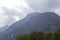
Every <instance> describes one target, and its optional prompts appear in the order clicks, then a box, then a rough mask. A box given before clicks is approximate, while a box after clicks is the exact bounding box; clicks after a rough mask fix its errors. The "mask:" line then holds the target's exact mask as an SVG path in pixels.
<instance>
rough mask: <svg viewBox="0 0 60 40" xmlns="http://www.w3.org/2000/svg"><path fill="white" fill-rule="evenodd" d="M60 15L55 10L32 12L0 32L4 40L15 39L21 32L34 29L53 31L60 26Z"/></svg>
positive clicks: (28, 31)
mask: <svg viewBox="0 0 60 40" xmlns="http://www.w3.org/2000/svg"><path fill="white" fill-rule="evenodd" d="M59 22H60V16H58V15H57V14H56V13H54V12H45V13H37V12H35V13H30V14H28V15H27V16H26V17H25V18H24V19H22V20H20V21H18V22H16V23H14V24H12V25H11V26H10V27H9V28H8V29H7V30H5V31H3V32H1V33H0V38H1V39H2V40H15V37H16V36H17V35H19V34H25V33H27V34H29V33H31V32H33V31H43V32H46V33H47V32H50V31H51V32H52V31H54V30H56V29H58V28H59V26H60V25H59V24H60V23H59Z"/></svg>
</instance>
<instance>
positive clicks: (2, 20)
mask: <svg viewBox="0 0 60 40" xmlns="http://www.w3.org/2000/svg"><path fill="white" fill-rule="evenodd" d="M7 19H8V16H7V15H3V14H0V28H1V27H2V26H4V25H6V24H5V23H6V21H7Z"/></svg>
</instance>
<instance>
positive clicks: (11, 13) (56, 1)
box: [0, 0, 60, 28]
mask: <svg viewBox="0 0 60 40" xmlns="http://www.w3.org/2000/svg"><path fill="white" fill-rule="evenodd" d="M59 11H60V0H0V28H1V27H3V26H5V25H10V24H12V23H14V22H16V21H18V20H21V19H22V18H24V17H25V16H26V15H27V14H28V13H31V12H41V13H42V12H56V13H57V14H59V13H60V12H59Z"/></svg>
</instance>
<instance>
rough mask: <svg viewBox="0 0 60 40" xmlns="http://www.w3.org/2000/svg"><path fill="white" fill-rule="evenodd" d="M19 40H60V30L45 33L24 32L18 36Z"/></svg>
mask: <svg viewBox="0 0 60 40" xmlns="http://www.w3.org/2000/svg"><path fill="white" fill-rule="evenodd" d="M16 39H17V40H60V30H56V31H55V32H49V33H43V32H39V31H35V32H32V33H31V34H22V35H19V36H17V37H16Z"/></svg>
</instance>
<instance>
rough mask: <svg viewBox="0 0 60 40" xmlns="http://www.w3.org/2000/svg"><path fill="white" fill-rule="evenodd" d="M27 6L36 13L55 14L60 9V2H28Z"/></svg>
mask: <svg viewBox="0 0 60 40" xmlns="http://www.w3.org/2000/svg"><path fill="white" fill-rule="evenodd" d="M26 2H27V4H28V5H29V6H30V7H31V8H32V9H34V10H35V11H36V12H52V11H53V12H55V11H56V10H55V9H58V7H59V8H60V0H26Z"/></svg>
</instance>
